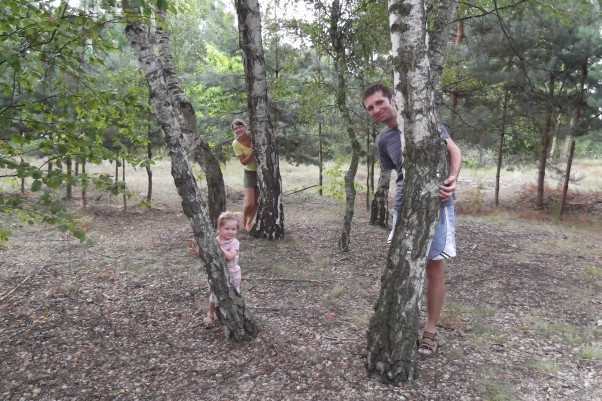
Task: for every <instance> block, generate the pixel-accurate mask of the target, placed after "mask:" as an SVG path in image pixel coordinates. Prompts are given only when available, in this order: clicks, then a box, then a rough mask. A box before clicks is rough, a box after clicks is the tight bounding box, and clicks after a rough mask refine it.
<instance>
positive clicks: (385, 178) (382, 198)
mask: <svg viewBox="0 0 602 401" xmlns="http://www.w3.org/2000/svg"><path fill="white" fill-rule="evenodd" d="M390 181H391V170H383V169H382V168H381V169H380V176H379V177H378V188H377V189H376V192H374V199H372V205H371V206H370V224H372V225H374V226H380V227H382V228H387V227H388V226H389V209H388V208H387V203H388V202H387V201H388V200H389V185H390Z"/></svg>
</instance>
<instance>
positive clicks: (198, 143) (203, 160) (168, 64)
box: [156, 11, 226, 227]
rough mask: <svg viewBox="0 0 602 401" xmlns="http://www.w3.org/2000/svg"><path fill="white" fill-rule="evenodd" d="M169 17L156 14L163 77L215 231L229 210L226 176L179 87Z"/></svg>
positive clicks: (162, 12) (190, 105)
mask: <svg viewBox="0 0 602 401" xmlns="http://www.w3.org/2000/svg"><path fill="white" fill-rule="evenodd" d="M166 20H167V14H166V13H165V11H158V12H157V29H156V35H157V39H158V42H159V58H160V59H161V64H162V66H163V75H164V76H165V79H166V81H167V89H168V90H169V95H170V96H171V97H172V99H173V100H174V103H175V104H176V105H177V106H178V108H177V109H178V110H179V117H180V126H181V127H182V133H183V134H184V139H185V140H186V144H187V145H188V148H189V149H190V150H191V151H192V156H193V157H194V160H195V161H196V162H197V163H198V164H199V165H200V166H201V168H202V169H203V172H204V173H205V177H206V179H207V205H208V206H209V216H210V218H211V223H212V224H213V226H214V227H215V226H216V225H217V218H218V216H219V214H220V213H221V212H223V211H224V210H226V187H225V185H224V176H223V175H222V170H221V168H220V166H219V161H218V160H217V159H216V157H215V155H214V154H213V153H212V152H211V149H210V148H209V146H208V145H207V144H206V143H205V142H203V141H202V140H201V138H200V137H199V133H198V129H197V121H196V115H195V112H194V107H193V106H192V103H190V101H189V100H188V98H187V97H186V94H185V93H184V91H183V90H182V87H181V86H180V81H179V80H178V78H177V76H176V72H175V68H174V66H173V57H172V55H171V49H170V41H169V35H168V33H167V31H166V30H165V29H163V26H165V25H166Z"/></svg>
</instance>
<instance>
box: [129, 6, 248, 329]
mask: <svg viewBox="0 0 602 401" xmlns="http://www.w3.org/2000/svg"><path fill="white" fill-rule="evenodd" d="M123 8H124V10H125V11H126V13H127V17H126V22H127V24H126V28H125V33H126V36H127V38H128V39H129V41H130V43H131V45H132V49H133V51H134V54H135V55H136V57H137V59H138V64H139V66H140V69H141V70H142V71H143V73H144V75H145V77H146V79H147V80H148V84H149V87H150V97H151V102H152V105H153V107H154V109H155V113H156V115H157V121H158V122H159V125H160V126H161V128H162V129H163V133H164V135H165V142H166V144H167V147H168V149H169V155H170V157H171V174H172V176H173V177H174V182H175V184H176V188H177V190H178V193H179V194H180V196H181V197H182V208H183V211H184V214H185V215H186V217H187V218H188V220H189V221H190V225H191V226H192V231H193V234H194V238H195V240H196V242H197V244H198V246H199V250H200V257H201V260H202V262H203V264H204V266H205V269H206V271H207V275H208V276H209V285H210V287H211V291H212V292H213V293H214V294H215V296H216V297H217V299H218V303H217V314H218V316H219V317H220V323H221V324H222V329H223V331H224V335H225V337H226V338H227V339H230V338H234V339H237V340H242V339H245V340H248V339H252V338H255V337H256V336H257V324H256V323H255V319H254V317H253V315H252V314H251V312H250V311H249V310H248V309H247V308H246V307H245V303H244V300H243V298H242V297H241V296H240V294H239V293H237V292H236V289H235V288H234V286H232V284H231V282H230V280H229V277H228V270H227V267H226V260H225V258H224V256H223V253H222V252H221V250H220V249H219V248H218V244H217V241H216V240H215V234H214V230H213V226H212V224H211V221H210V220H209V217H208V212H207V207H206V206H205V203H204V202H203V200H202V198H201V193H200V191H199V188H198V186H197V184H196V180H195V178H194V175H193V173H192V170H191V168H190V164H189V163H188V158H187V155H186V145H185V143H184V137H183V133H182V127H181V126H180V122H179V121H178V118H177V117H176V114H177V111H176V107H175V106H174V105H173V104H172V101H171V100H170V98H169V94H168V89H167V83H166V82H165V78H164V76H163V72H162V68H161V65H160V62H159V60H158V58H157V57H156V55H155V54H154V53H153V51H152V46H151V43H150V39H149V37H148V33H147V30H146V27H145V26H144V25H143V24H142V23H141V22H140V21H141V16H140V14H139V12H138V10H136V9H133V8H132V7H131V6H130V4H129V3H128V1H127V0H123Z"/></svg>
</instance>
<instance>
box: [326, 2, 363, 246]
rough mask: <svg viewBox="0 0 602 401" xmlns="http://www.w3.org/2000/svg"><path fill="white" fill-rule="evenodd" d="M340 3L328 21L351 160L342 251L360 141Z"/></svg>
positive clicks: (348, 238) (334, 5)
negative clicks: (349, 86)
mask: <svg viewBox="0 0 602 401" xmlns="http://www.w3.org/2000/svg"><path fill="white" fill-rule="evenodd" d="M341 14H342V11H341V3H340V2H339V0H334V2H333V3H332V15H331V23H330V38H331V40H332V43H331V44H332V48H333V49H334V52H335V54H334V69H335V71H336V74H337V107H338V109H339V112H340V113H341V117H343V122H344V124H345V126H346V127H347V136H348V137H349V142H350V143H351V162H350V163H349V169H348V170H347V173H345V215H344V216H343V231H342V233H341V238H340V239H339V249H340V250H341V251H343V252H348V251H349V244H350V243H351V221H352V220H353V212H354V205H355V193H356V191H355V175H356V173H357V166H358V165H359V160H360V143H359V141H358V140H357V135H356V134H355V130H354V128H353V127H354V124H353V122H352V121H351V115H350V113H349V107H348V106H347V84H346V82H345V73H346V71H345V69H346V68H347V58H346V56H345V42H344V38H345V32H344V31H342V30H341V27H340V26H339V22H340V17H341Z"/></svg>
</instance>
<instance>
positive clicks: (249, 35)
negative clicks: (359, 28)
mask: <svg viewBox="0 0 602 401" xmlns="http://www.w3.org/2000/svg"><path fill="white" fill-rule="evenodd" d="M236 13H237V15H238V31H239V35H240V47H241V49H242V53H243V63H244V67H245V82H246V86H247V103H248V105H249V110H250V112H251V113H250V114H251V124H250V125H251V133H252V134H253V146H254V149H255V160H256V161H257V185H258V187H259V196H258V201H257V215H256V217H255V224H254V225H253V228H252V230H251V235H253V236H254V237H261V238H266V239H270V240H276V239H281V238H283V237H284V207H283V204H282V179H281V177H280V167H279V162H278V150H277V148H276V141H275V139H274V134H273V128H272V124H271V122H270V116H269V107H268V83H267V78H266V72H265V59H264V55H263V45H262V40H261V17H260V13H259V3H258V2H257V0H236Z"/></svg>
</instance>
